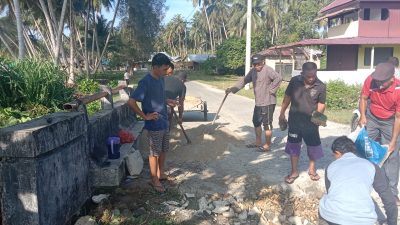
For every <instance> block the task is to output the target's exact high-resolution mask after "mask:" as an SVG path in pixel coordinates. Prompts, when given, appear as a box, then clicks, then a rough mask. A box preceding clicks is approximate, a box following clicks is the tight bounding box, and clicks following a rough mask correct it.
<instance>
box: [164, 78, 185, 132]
mask: <svg viewBox="0 0 400 225" xmlns="http://www.w3.org/2000/svg"><path fill="white" fill-rule="evenodd" d="M186 80H187V73H186V72H183V71H181V72H179V73H178V74H177V75H176V76H167V77H165V94H166V96H167V99H172V100H178V103H179V104H178V114H179V115H178V118H177V119H178V123H179V124H181V123H182V117H183V110H184V101H185V95H186V86H185V82H186ZM171 118H172V115H170V117H169V119H170V122H171Z"/></svg>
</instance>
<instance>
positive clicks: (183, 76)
mask: <svg viewBox="0 0 400 225" xmlns="http://www.w3.org/2000/svg"><path fill="white" fill-rule="evenodd" d="M176 77H177V78H178V79H179V80H181V81H182V82H183V83H185V82H186V81H187V73H186V72H184V71H179V73H178V74H177V75H176Z"/></svg>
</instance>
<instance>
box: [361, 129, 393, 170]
mask: <svg viewBox="0 0 400 225" xmlns="http://www.w3.org/2000/svg"><path fill="white" fill-rule="evenodd" d="M355 144H356V147H357V154H358V155H359V156H361V157H363V158H365V159H367V160H369V161H371V162H373V163H375V164H377V165H379V166H382V165H383V163H384V162H385V160H386V159H387V156H388V148H387V147H385V146H382V145H380V144H379V143H378V142H376V141H374V140H372V139H371V138H369V137H368V133H367V130H366V129H365V127H364V128H362V129H361V130H360V132H359V133H358V136H357V139H356V141H355Z"/></svg>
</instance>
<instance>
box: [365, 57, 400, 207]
mask: <svg viewBox="0 0 400 225" xmlns="http://www.w3.org/2000/svg"><path fill="white" fill-rule="evenodd" d="M394 73H395V71H394V66H393V64H391V63H380V64H378V65H377V66H376V68H375V71H374V72H373V73H372V74H371V75H370V76H368V77H367V79H366V80H365V82H364V85H363V88H362V92H361V96H360V114H361V116H360V121H359V123H360V126H366V128H367V131H368V136H369V137H370V138H371V139H374V140H376V141H378V142H380V143H381V144H383V145H388V146H389V147H388V151H389V152H392V153H391V155H390V156H389V158H388V159H387V160H386V162H385V163H384V164H383V167H382V168H383V170H384V172H385V175H386V177H387V178H388V180H389V185H390V187H391V190H392V192H393V194H394V195H395V196H396V200H397V204H398V205H399V203H400V201H399V198H398V197H397V196H398V190H397V184H398V182H399V168H400V164H399V159H400V158H399V152H398V142H397V139H398V136H399V133H400V80H398V79H396V78H395V77H394Z"/></svg>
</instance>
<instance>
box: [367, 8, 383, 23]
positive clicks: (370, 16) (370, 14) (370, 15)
mask: <svg viewBox="0 0 400 225" xmlns="http://www.w3.org/2000/svg"><path fill="white" fill-rule="evenodd" d="M360 16H361V17H362V19H363V20H375V21H379V20H386V19H387V18H389V10H388V9H377V8H372V9H369V8H366V9H362V10H361V11H360Z"/></svg>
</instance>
